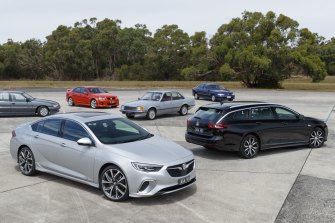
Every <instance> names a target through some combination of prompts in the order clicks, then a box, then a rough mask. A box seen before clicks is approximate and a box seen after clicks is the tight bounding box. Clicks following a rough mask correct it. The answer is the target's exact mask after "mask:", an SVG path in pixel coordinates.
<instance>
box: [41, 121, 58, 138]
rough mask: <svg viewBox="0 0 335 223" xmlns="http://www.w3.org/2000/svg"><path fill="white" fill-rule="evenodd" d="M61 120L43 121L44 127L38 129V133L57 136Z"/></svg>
mask: <svg viewBox="0 0 335 223" xmlns="http://www.w3.org/2000/svg"><path fill="white" fill-rule="evenodd" d="M61 123H62V120H60V119H50V120H45V121H44V125H43V126H41V127H40V128H38V131H39V132H41V133H44V134H47V135H52V136H58V135H59V129H60V126H61Z"/></svg>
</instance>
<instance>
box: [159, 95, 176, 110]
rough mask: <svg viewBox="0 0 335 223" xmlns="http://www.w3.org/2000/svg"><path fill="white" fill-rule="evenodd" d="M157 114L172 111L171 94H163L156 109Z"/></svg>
mask: <svg viewBox="0 0 335 223" xmlns="http://www.w3.org/2000/svg"><path fill="white" fill-rule="evenodd" d="M157 111H158V113H159V114H167V113H171V112H172V111H173V110H172V94H171V92H165V93H164V95H163V96H162V98H161V101H160V103H159V108H158V109H157Z"/></svg>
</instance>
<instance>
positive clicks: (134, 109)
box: [124, 106, 137, 111]
mask: <svg viewBox="0 0 335 223" xmlns="http://www.w3.org/2000/svg"><path fill="white" fill-rule="evenodd" d="M124 110H127V111H136V110H137V108H136V107H131V106H124Z"/></svg>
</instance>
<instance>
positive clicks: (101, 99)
mask: <svg viewBox="0 0 335 223" xmlns="http://www.w3.org/2000/svg"><path fill="white" fill-rule="evenodd" d="M98 99H99V100H100V101H104V100H106V98H98Z"/></svg>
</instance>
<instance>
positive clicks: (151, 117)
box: [146, 108, 156, 120]
mask: <svg viewBox="0 0 335 223" xmlns="http://www.w3.org/2000/svg"><path fill="white" fill-rule="evenodd" d="M146 117H147V119H149V120H154V119H155V118H156V110H155V109H154V108H150V109H149V111H148V112H147V116H146Z"/></svg>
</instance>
